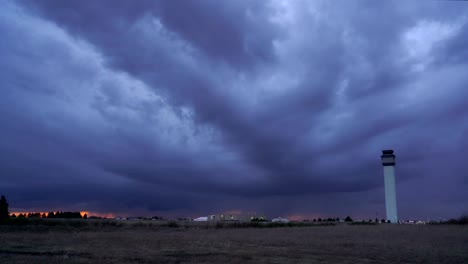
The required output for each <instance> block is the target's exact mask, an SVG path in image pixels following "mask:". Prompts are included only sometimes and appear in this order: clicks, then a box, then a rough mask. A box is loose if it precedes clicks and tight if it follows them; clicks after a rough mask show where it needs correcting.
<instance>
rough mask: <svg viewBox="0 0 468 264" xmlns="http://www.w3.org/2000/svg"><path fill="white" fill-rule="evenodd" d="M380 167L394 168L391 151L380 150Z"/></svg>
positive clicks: (393, 157)
mask: <svg viewBox="0 0 468 264" xmlns="http://www.w3.org/2000/svg"><path fill="white" fill-rule="evenodd" d="M381 157H382V165H383V166H395V155H394V154H393V149H386V150H382V156H381Z"/></svg>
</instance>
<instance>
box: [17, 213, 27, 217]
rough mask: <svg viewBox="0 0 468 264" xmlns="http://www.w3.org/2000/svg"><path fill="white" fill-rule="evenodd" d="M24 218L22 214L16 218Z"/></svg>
mask: <svg viewBox="0 0 468 264" xmlns="http://www.w3.org/2000/svg"><path fill="white" fill-rule="evenodd" d="M25 217H26V215H24V214H19V215H18V218H25Z"/></svg>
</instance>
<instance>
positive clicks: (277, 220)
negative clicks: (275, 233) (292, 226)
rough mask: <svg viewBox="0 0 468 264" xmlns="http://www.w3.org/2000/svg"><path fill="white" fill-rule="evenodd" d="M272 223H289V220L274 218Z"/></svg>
mask: <svg viewBox="0 0 468 264" xmlns="http://www.w3.org/2000/svg"><path fill="white" fill-rule="evenodd" d="M271 221H272V222H274V223H289V219H286V218H281V217H278V218H273V219H271Z"/></svg>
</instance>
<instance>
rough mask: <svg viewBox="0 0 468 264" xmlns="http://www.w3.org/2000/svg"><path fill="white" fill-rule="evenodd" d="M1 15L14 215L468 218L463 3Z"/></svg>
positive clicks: (76, 7) (79, 4)
mask: <svg viewBox="0 0 468 264" xmlns="http://www.w3.org/2000/svg"><path fill="white" fill-rule="evenodd" d="M0 5H1V8H0V36H1V40H0V124H1V129H0V164H1V165H0V193H1V194H4V195H6V197H7V199H8V201H9V203H10V207H11V208H10V211H20V210H25V211H51V210H71V211H89V212H96V213H101V214H114V215H163V216H194V217H195V216H203V215H208V214H213V213H221V212H243V213H248V212H250V213H252V212H255V213H258V214H265V215H267V216H270V217H277V216H283V217H285V216H287V217H291V218H309V219H311V218H315V217H345V216H347V215H350V216H352V217H355V218H375V216H377V217H379V218H383V217H384V216H385V198H384V189H383V187H384V179H383V168H382V164H381V160H380V155H381V151H382V150H383V149H394V150H395V154H396V181H397V187H396V191H397V201H398V210H399V216H400V218H402V219H414V218H422V219H426V218H431V219H440V218H449V217H459V216H461V215H462V214H467V213H468V203H467V202H466V201H467V200H468V191H467V190H468V167H467V166H466V150H467V149H468V100H467V98H468V74H467V73H468V48H467V47H468V14H467V12H466V10H467V9H468V2H464V1H371V0H369V1H320V0H316V1H305V0H304V1H301V0H297V1H287V0H252V1H242V0H241V1H237V0H236V1H217V0H194V1H154V0H141V1H113V0H112V1H111V0H109V1H105V0H103V1H78V0H71V1H60V0H43V1H27V0H25V1H21V0H20V1H10V0H5V1H2V2H1V3H0Z"/></svg>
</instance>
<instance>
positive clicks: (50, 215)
mask: <svg viewBox="0 0 468 264" xmlns="http://www.w3.org/2000/svg"><path fill="white" fill-rule="evenodd" d="M54 216H55V214H54V212H49V213H48V214H47V218H54Z"/></svg>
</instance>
